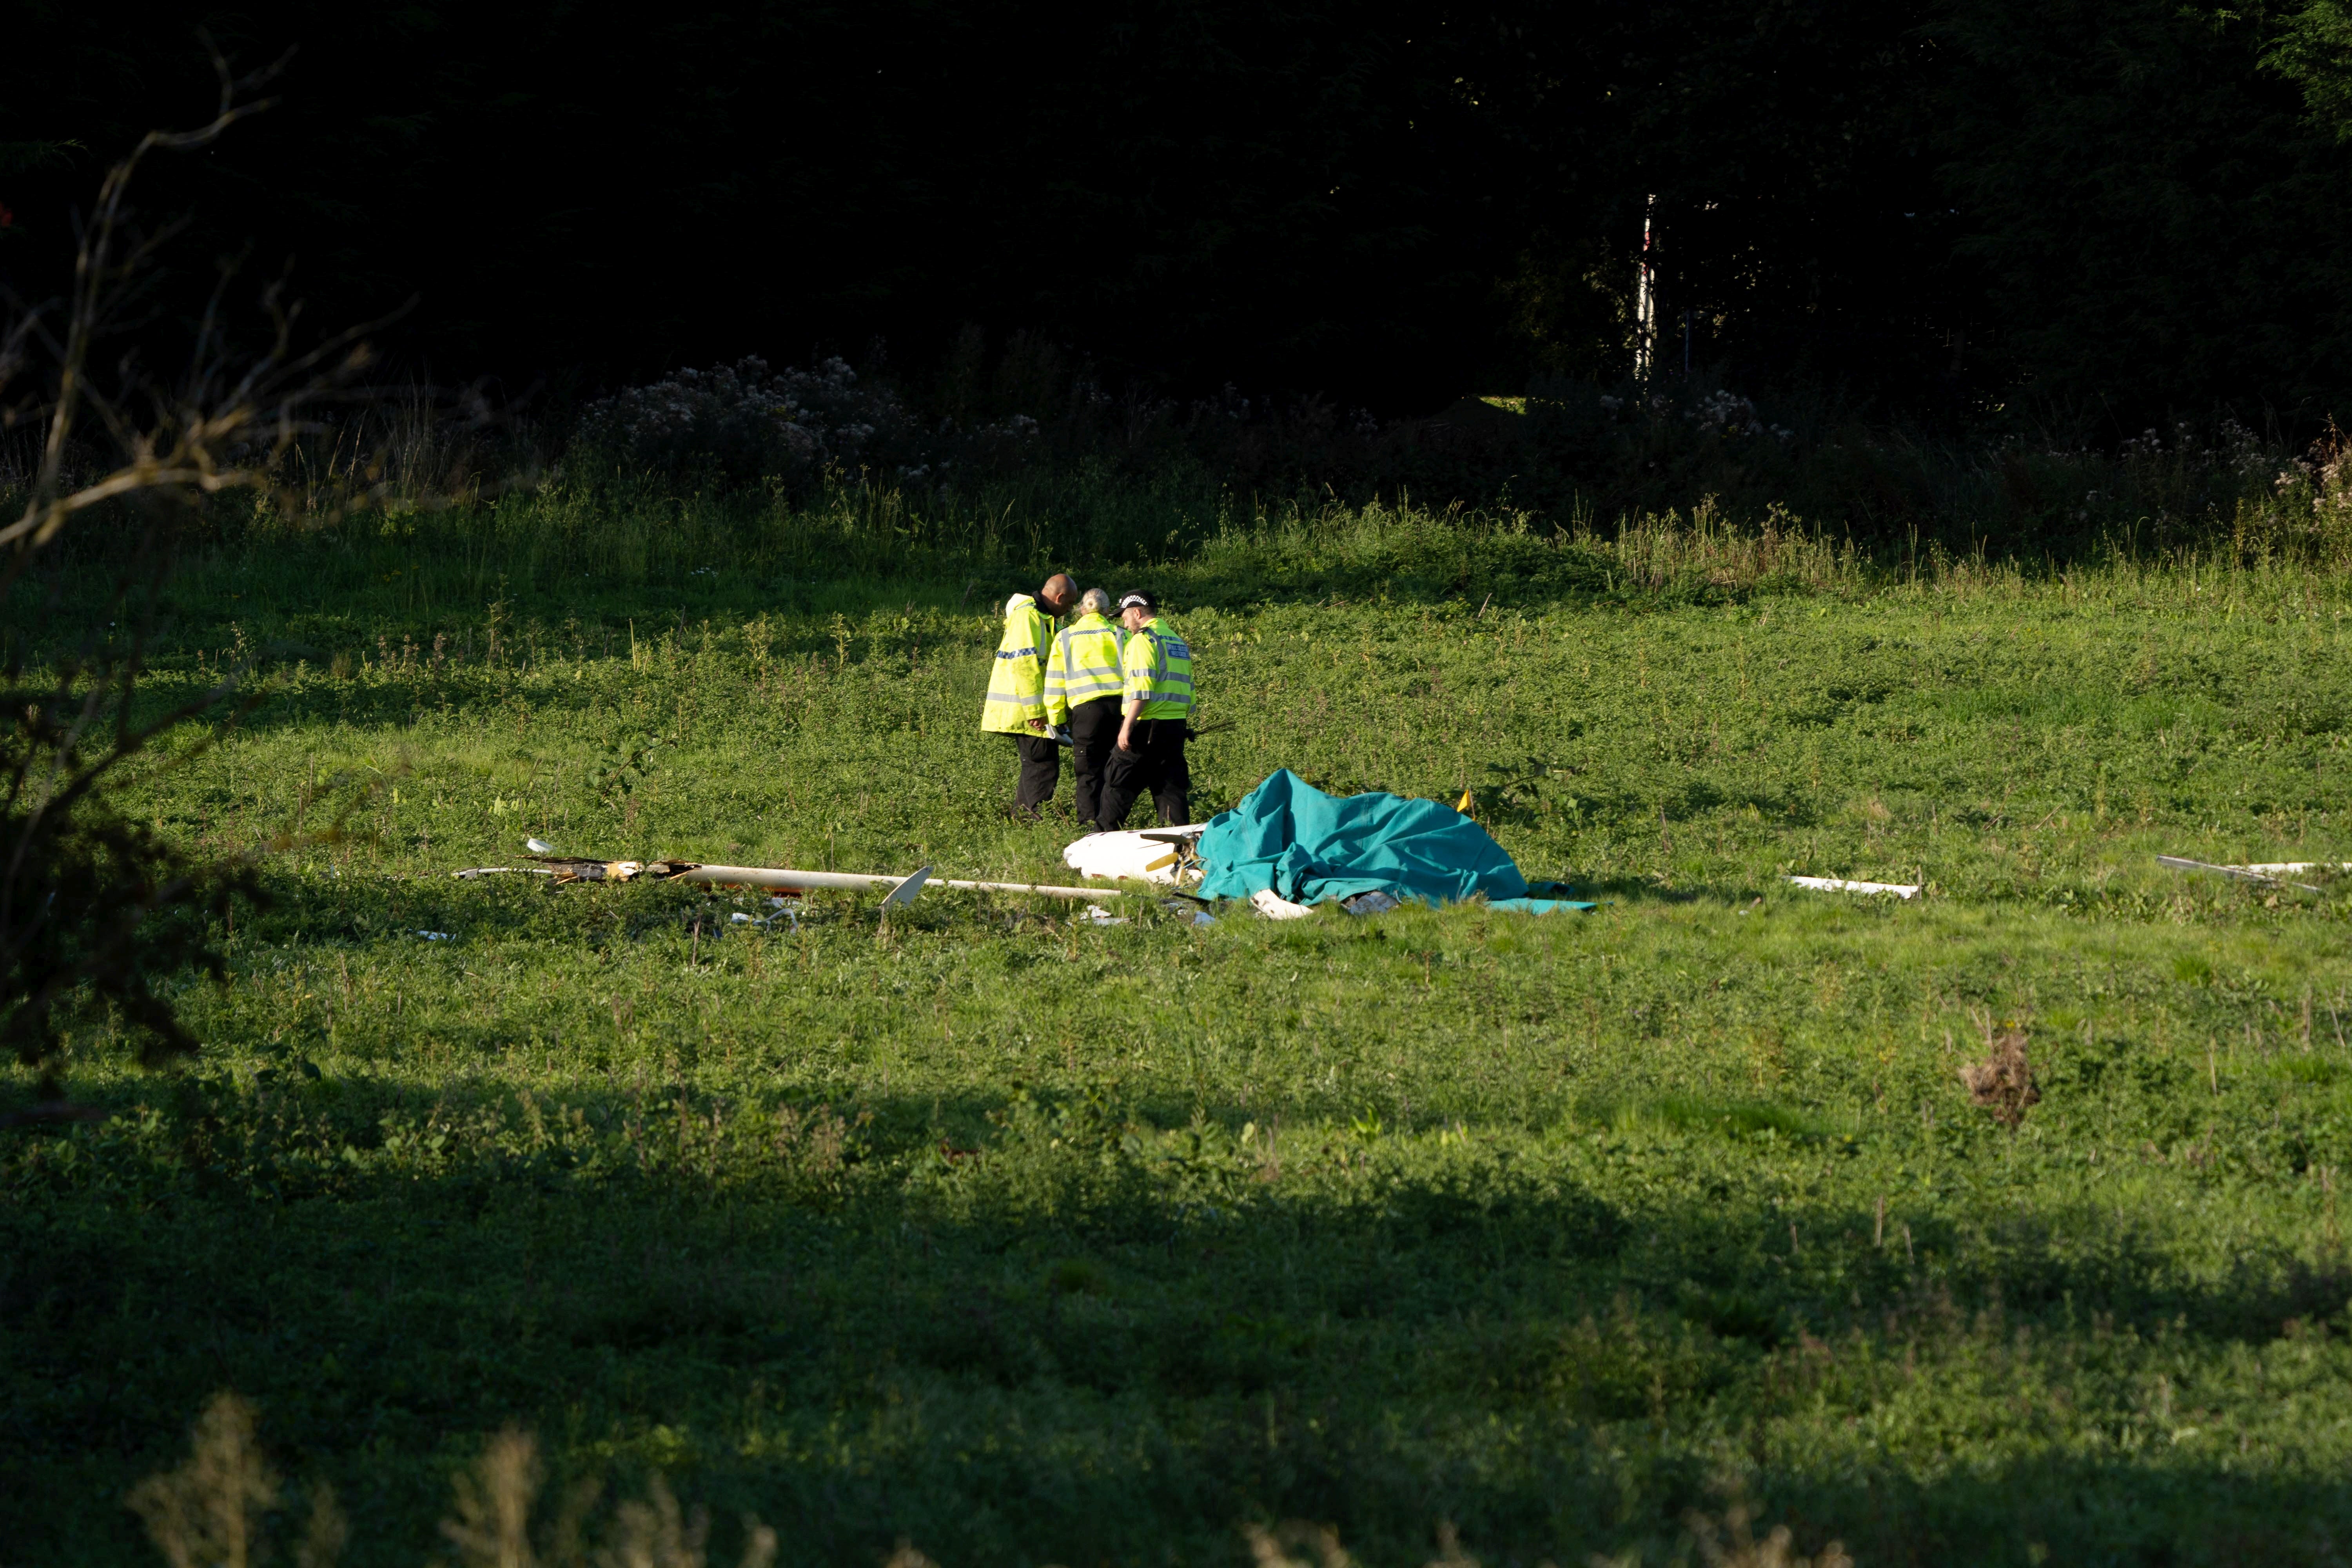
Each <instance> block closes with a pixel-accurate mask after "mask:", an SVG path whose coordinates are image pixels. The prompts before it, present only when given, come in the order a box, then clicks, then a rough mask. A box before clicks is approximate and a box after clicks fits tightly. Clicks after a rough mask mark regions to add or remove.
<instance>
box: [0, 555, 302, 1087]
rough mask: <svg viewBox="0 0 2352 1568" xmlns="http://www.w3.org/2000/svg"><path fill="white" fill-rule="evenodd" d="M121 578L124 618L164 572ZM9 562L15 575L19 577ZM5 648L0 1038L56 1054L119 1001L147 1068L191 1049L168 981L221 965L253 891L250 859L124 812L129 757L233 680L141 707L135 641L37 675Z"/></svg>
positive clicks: (47, 1055) (71, 658) (143, 559)
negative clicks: (68, 1037) (220, 856)
mask: <svg viewBox="0 0 2352 1568" xmlns="http://www.w3.org/2000/svg"><path fill="white" fill-rule="evenodd" d="M153 555H154V552H153V550H152V544H151V548H150V549H149V550H147V551H142V552H138V554H137V555H135V556H134V557H133V562H134V567H140V568H145V569H146V570H144V571H139V572H137V573H136V574H135V575H134V576H133V577H132V578H131V580H129V581H127V582H126V583H125V584H124V585H123V586H122V587H121V589H120V590H118V592H117V594H116V596H115V607H116V608H117V609H118V610H119V611H121V612H123V614H122V615H121V616H120V617H119V619H120V620H121V623H122V624H126V625H127V624H131V616H132V612H134V611H135V610H137V609H141V608H143V607H144V606H142V605H138V604H137V603H136V602H135V601H136V600H137V599H139V598H143V597H144V596H145V595H141V594H137V593H135V592H134V590H136V589H141V588H144V587H146V586H147V585H148V584H149V583H150V582H152V575H153V574H154V572H155V567H154V563H153V559H152V558H153ZM9 575H10V576H13V575H14V573H13V572H12V573H10V574H9ZM23 647H24V645H23V643H22V642H21V641H19V642H16V643H15V644H13V645H12V647H11V649H10V652H9V655H8V660H7V664H6V667H5V677H4V678H0V679H5V689H0V855H5V857H6V858H5V861H0V1037H5V1038H6V1040H7V1042H8V1045H9V1047H11V1048H12V1049H13V1050H14V1051H15V1052H16V1058H17V1059H18V1060H20V1061H22V1062H24V1063H26V1065H28V1066H49V1067H52V1068H53V1067H54V1065H55V1060H56V1058H57V1055H58V1047H59V1044H60V1040H61V1036H62V1034H63V1032H64V1030H65V1029H66V1028H67V1027H68V1026H71V1025H73V1024H75V1023H78V1022H85V1021H91V1020H92V1019H94V1018H95V1019H102V1018H104V1017H105V1016H106V1015H107V1014H108V1013H112V1014H113V1015H114V1016H116V1017H117V1018H118V1019H119V1020H120V1021H121V1023H123V1024H125V1025H127V1026H129V1030H130V1033H131V1035H133V1036H134V1037H136V1038H137V1040H138V1042H139V1055H140V1058H141V1059H142V1061H145V1062H147V1063H148V1064H150V1065H153V1064H155V1063H157V1062H160V1061H162V1060H163V1059H165V1058H169V1057H172V1056H176V1055H184V1054H186V1053H189V1052H192V1051H194V1049H195V1048H196V1041H195V1038H194V1037H193V1036H192V1035H190V1034H189V1032H188V1030H187V1028H186V1027H185V1026H184V1025H183V1024H182V1023H181V1022H180V1020H179V1018H178V1016H176V1014H175V1013H174V1011H173V1007H172V1005H171V1002H170V1001H169V999H168V998H167V997H166V996H163V995H159V994H157V992H156V989H155V985H156V982H157V981H158V980H159V979H169V980H171V981H173V983H174V984H177V983H180V982H184V980H185V979H186V978H187V976H188V975H189V974H190V973H192V972H194V973H209V974H210V975H212V976H213V977H214V978H215V979H220V978H223V977H224V975H225V970H224V968H223V964H222V958H221V954H220V952H219V951H218V945H217V943H218V934H219V932H218V927H219V925H220V924H221V923H223V922H226V921H227V920H228V919H229V917H230V913H231V900H232V899H234V898H235V897H236V896H238V895H243V896H244V897H245V898H247V900H258V899H259V897H260V889H259V887H258V885H257V883H256V882H255V881H254V879H253V876H252V871H251V868H250V867H249V866H248V865H247V864H245V863H243V862H227V863H219V864H215V863H212V862H209V861H208V860H207V859H205V858H204V857H203V856H202V854H201V852H200V851H194V850H192V849H191V847H189V846H187V845H185V844H175V843H173V842H172V841H171V840H170V839H168V838H166V837H164V836H163V835H162V834H160V833H158V832H156V831H155V830H154V829H153V828H152V826H150V825H148V824H147V823H145V822H142V821H140V820H138V819H136V818H135V817H133V816H130V815H129V814H128V813H126V812H125V811H124V810H123V808H122V805H121V801H120V799H119V797H118V795H117V794H116V792H115V789H114V787H113V786H114V785H115V784H116V783H117V782H118V775H119V774H120V773H121V768H122V764H123V763H125V762H127V761H128V760H129V759H130V758H131V756H132V755H133V754H134V753H136V752H139V751H141V750H142V749H143V748H144V747H146V746H147V745H148V743H149V742H152V741H154V740H155V739H156V738H158V737H159V736H161V735H163V733H164V732H166V731H169V730H171V729H173V728H174V727H175V726H177V725H179V724H180V723H182V722H184V721H186V720H187V719H189V718H191V717H194V715H195V714H197V713H199V712H202V711H205V710H209V709H212V708H214V707H215V706H217V705H218V704H219V703H220V701H221V700H223V699H225V698H226V695H227V693H226V691H225V690H214V691H208V692H205V694H204V695H202V696H201V697H199V698H197V699H196V700H194V701H193V702H190V703H187V704H184V705H182V706H180V707H178V708H175V709H173V710H167V711H163V712H160V713H149V714H145V715H141V716H136V717H134V713H133V708H134V704H135V700H136V698H137V695H138V682H139V674H140V649H139V647H138V645H137V643H136V642H130V643H127V644H126V643H118V642H116V641H114V640H113V639H111V638H104V637H100V638H93V639H92V640H91V641H90V642H89V644H87V645H86V646H84V647H81V648H80V649H79V650H77V651H76V652H74V653H72V654H69V655H68V656H67V657H65V658H61V659H58V660H56V661H55V662H54V663H53V664H52V666H51V667H50V668H48V669H46V670H44V671H42V672H41V676H42V679H27V672H26V668H25V667H24V657H23V651H22V650H23Z"/></svg>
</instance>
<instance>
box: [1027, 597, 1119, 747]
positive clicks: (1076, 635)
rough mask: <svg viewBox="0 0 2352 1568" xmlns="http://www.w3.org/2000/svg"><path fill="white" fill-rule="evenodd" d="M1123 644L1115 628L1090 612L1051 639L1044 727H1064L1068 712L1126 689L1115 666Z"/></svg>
mask: <svg viewBox="0 0 2352 1568" xmlns="http://www.w3.org/2000/svg"><path fill="white" fill-rule="evenodd" d="M1126 640H1127V637H1126V635H1125V634H1124V633H1122V632H1121V631H1120V630H1119V629H1118V626H1114V625H1112V624H1111V622H1110V621H1109V620H1108V618H1106V617H1104V616H1097V615H1096V614H1094V613H1093V612H1092V611H1088V612H1087V614H1085V615H1083V616H1079V617H1078V618H1077V619H1076V621H1075V622H1073V623H1072V624H1071V625H1070V626H1069V629H1067V630H1066V631H1065V632H1063V633H1062V635H1061V636H1060V637H1055V639H1054V651H1053V652H1052V653H1050V654H1048V655H1046V656H1045V722H1046V723H1048V724H1066V723H1068V722H1069V721H1070V710H1071V709H1073V708H1076V707H1079V706H1081V705H1082V704H1085V703H1088V702H1092V701H1095V700H1097V699H1100V698H1104V697H1117V696H1118V694H1119V693H1120V692H1121V691H1123V690H1125V689H1126V688H1127V677H1126V676H1125V675H1124V674H1123V673H1122V672H1121V671H1120V669H1119V664H1118V655H1119V645H1120V644H1122V643H1124V642H1125V641H1126Z"/></svg>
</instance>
